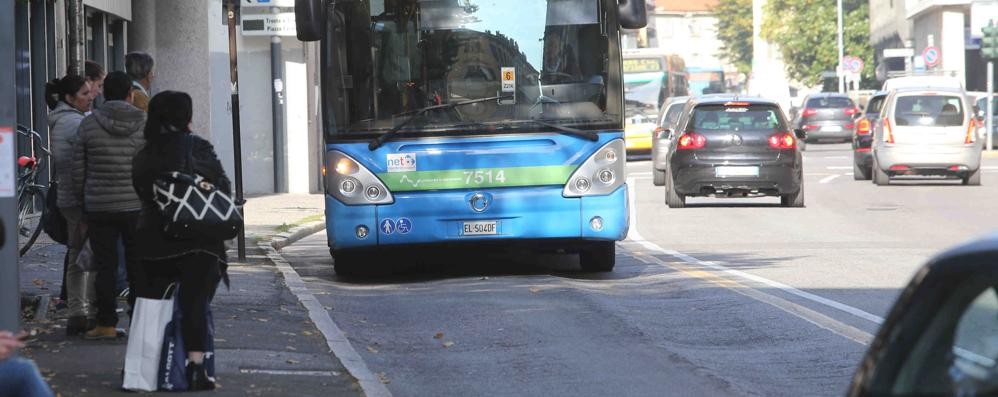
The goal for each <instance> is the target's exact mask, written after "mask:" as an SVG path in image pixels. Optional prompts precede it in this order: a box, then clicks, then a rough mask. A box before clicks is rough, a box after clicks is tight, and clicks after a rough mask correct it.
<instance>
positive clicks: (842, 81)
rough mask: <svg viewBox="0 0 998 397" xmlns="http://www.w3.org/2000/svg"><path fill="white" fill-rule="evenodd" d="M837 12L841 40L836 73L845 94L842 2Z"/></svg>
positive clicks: (840, 0)
mask: <svg viewBox="0 0 998 397" xmlns="http://www.w3.org/2000/svg"><path fill="white" fill-rule="evenodd" d="M836 3H837V6H836V10H838V16H839V25H838V26H839V28H838V40H839V62H838V65H839V67H838V68H837V70H836V72H837V73H838V75H839V93H843V92H845V68H844V67H843V65H842V58H844V57H845V56H846V54H845V47H844V44H843V41H842V0H837V2H836Z"/></svg>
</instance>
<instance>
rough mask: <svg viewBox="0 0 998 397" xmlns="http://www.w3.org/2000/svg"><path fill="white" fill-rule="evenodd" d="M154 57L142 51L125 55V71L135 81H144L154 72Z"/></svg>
mask: <svg viewBox="0 0 998 397" xmlns="http://www.w3.org/2000/svg"><path fill="white" fill-rule="evenodd" d="M153 64H154V62H153V60H152V56H151V55H149V54H146V53H144V52H141V51H135V52H129V53H128V54H125V71H126V72H128V75H129V76H132V79H134V80H135V81H139V80H142V79H144V78H146V76H148V75H149V73H150V72H152V67H153Z"/></svg>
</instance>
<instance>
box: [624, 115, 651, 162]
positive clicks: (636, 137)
mask: <svg viewBox="0 0 998 397" xmlns="http://www.w3.org/2000/svg"><path fill="white" fill-rule="evenodd" d="M650 121H654V119H651V120H650ZM655 128H658V126H657V125H656V124H655V123H654V122H647V123H638V124H630V123H628V124H627V125H625V126H624V144H625V146H626V148H627V154H647V153H651V142H652V135H654V132H655Z"/></svg>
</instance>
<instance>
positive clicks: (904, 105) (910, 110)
mask: <svg viewBox="0 0 998 397" xmlns="http://www.w3.org/2000/svg"><path fill="white" fill-rule="evenodd" d="M894 121H895V122H896V123H897V125H907V126H926V127H954V126H960V125H963V101H962V100H961V99H960V97H958V96H949V95H912V96H903V97H898V99H897V104H896V105H894Z"/></svg>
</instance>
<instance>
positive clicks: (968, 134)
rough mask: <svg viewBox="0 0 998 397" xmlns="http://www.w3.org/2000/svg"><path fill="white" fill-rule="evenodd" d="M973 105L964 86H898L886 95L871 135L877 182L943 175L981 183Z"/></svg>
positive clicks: (881, 183)
mask: <svg viewBox="0 0 998 397" xmlns="http://www.w3.org/2000/svg"><path fill="white" fill-rule="evenodd" d="M971 109H973V107H972V106H971V104H970V103H969V102H968V101H967V98H966V96H965V95H964V93H963V91H962V90H960V89H954V88H934V87H933V88H900V89H897V90H894V91H892V92H891V93H890V95H889V96H888V97H887V100H886V102H885V104H884V107H883V110H882V112H881V113H880V117H881V122H880V123H877V124H876V127H875V131H874V137H873V167H872V168H873V182H874V183H876V184H877V185H887V184H888V183H890V179H891V178H894V177H899V176H945V177H950V178H959V179H961V180H962V181H963V184H964V185H980V184H981V171H980V170H981V144H980V143H979V142H977V139H978V137H977V131H976V129H975V125H974V123H973V122H972V121H971V120H973V117H974V115H973V114H972V113H973V112H972V110H971Z"/></svg>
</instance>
